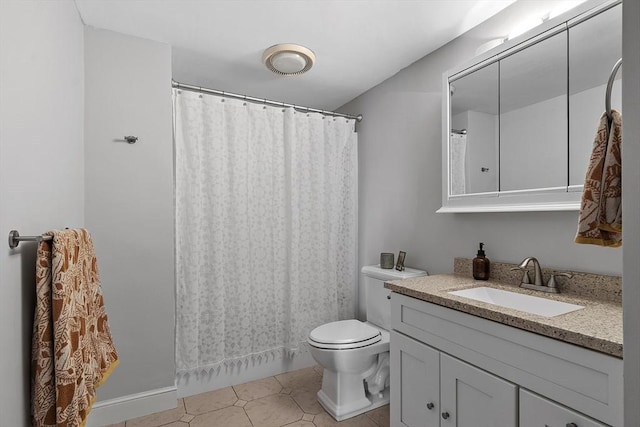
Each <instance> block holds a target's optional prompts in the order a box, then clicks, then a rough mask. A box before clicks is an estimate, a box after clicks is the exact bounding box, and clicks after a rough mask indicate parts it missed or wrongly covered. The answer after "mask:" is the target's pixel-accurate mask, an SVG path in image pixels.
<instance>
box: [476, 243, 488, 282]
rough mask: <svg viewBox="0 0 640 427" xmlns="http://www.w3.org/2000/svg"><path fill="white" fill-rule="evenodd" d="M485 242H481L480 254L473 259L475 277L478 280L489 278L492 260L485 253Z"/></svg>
mask: <svg viewBox="0 0 640 427" xmlns="http://www.w3.org/2000/svg"><path fill="white" fill-rule="evenodd" d="M483 246H484V243H480V249H478V255H477V256H476V257H475V258H474V259H473V278H474V279H476V280H489V270H490V265H491V262H490V261H489V258H487V257H486V256H485V254H484V250H483V249H482V247H483Z"/></svg>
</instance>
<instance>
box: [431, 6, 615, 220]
mask: <svg viewBox="0 0 640 427" xmlns="http://www.w3.org/2000/svg"><path fill="white" fill-rule="evenodd" d="M620 3H622V0H608V1H605V2H603V1H602V0H588V1H586V2H584V3H582V4H580V5H578V6H576V7H575V8H574V9H571V10H570V11H568V12H565V13H564V14H562V15H559V16H557V17H555V18H553V19H550V20H548V21H546V22H543V23H542V24H541V25H539V26H538V27H536V28H534V29H532V30H530V31H528V32H526V33H524V34H522V35H520V36H518V37H516V38H514V39H511V40H508V41H506V42H505V43H503V44H501V45H500V46H497V47H495V48H493V49H491V50H489V51H488V52H485V53H483V54H481V55H479V56H477V57H475V58H473V59H472V60H470V61H467V62H465V63H464V64H462V65H460V66H458V67H455V68H453V69H451V70H449V71H447V72H445V73H444V74H443V76H442V88H443V91H442V94H443V96H442V207H441V208H440V209H438V210H437V211H436V212H438V213H471V212H537V211H578V210H579V209H580V199H581V196H582V185H571V186H570V185H569V183H568V182H567V186H562V187H553V188H534V189H526V190H510V191H491V192H486V193H472V194H456V195H452V194H450V180H451V175H450V173H451V171H450V165H449V143H450V141H449V135H450V129H451V114H450V112H451V100H450V96H449V94H450V83H449V81H450V80H451V79H454V80H455V79H458V78H461V77H463V76H465V75H468V74H470V73H472V72H474V71H475V70H477V69H480V68H483V67H485V66H487V65H490V64H491V63H495V62H498V61H500V60H501V59H503V58H506V57H507V56H511V55H513V54H514V53H516V52H519V51H521V50H523V49H526V48H527V47H529V46H532V45H534V44H536V43H538V42H540V41H542V40H545V39H547V38H549V37H551V36H553V35H556V34H559V33H561V32H563V31H567V30H568V29H569V28H571V27H573V26H575V25H578V24H579V23H581V22H583V21H585V20H587V19H589V18H591V17H593V16H595V15H598V14H599V13H602V12H604V11H606V10H608V9H610V8H612V7H614V6H616V5H618V4H620ZM567 63H568V60H567ZM612 66H613V65H612ZM603 103H604V99H603ZM568 144H569V141H568V139H567V146H568ZM498 167H499V166H498Z"/></svg>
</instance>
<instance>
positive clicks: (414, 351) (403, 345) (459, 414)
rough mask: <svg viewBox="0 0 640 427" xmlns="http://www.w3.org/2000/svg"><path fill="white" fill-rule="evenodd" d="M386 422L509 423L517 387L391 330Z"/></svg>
mask: <svg viewBox="0 0 640 427" xmlns="http://www.w3.org/2000/svg"><path fill="white" fill-rule="evenodd" d="M391 361H392V362H391V363H392V368H391V369H392V371H393V372H394V373H395V372H399V374H398V375H393V374H392V376H391V389H392V390H394V391H395V390H398V392H399V393H397V394H396V395H393V393H394V392H392V402H391V406H392V410H391V411H392V415H391V417H392V425H394V426H403V427H437V426H443V427H444V426H457V427H479V426H515V425H516V417H517V405H516V402H517V398H516V395H517V387H516V386H515V385H514V384H512V383H510V382H507V381H504V380H502V379H501V378H498V377H496V376H495V375H492V374H490V373H488V372H485V371H483V370H481V369H478V368H476V367H474V366H471V365H469V364H467V363H464V362H462V361H461V360H458V359H456V358H454V357H451V356H449V355H447V354H445V353H441V352H439V351H437V350H435V349H433V348H431V347H429V346H427V345H425V344H422V343H420V342H418V341H416V340H414V339H411V338H409V337H406V336H404V335H402V334H400V333H397V332H392V333H391Z"/></svg>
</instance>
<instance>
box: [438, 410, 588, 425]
mask: <svg viewBox="0 0 640 427" xmlns="http://www.w3.org/2000/svg"><path fill="white" fill-rule="evenodd" d="M447 418H449V413H448V412H443V413H442V419H444V420H446V419H447ZM576 427H577V426H576Z"/></svg>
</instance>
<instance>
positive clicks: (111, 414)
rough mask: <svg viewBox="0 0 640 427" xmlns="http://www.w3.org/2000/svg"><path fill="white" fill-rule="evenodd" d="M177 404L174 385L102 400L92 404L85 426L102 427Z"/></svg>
mask: <svg viewBox="0 0 640 427" xmlns="http://www.w3.org/2000/svg"><path fill="white" fill-rule="evenodd" d="M177 404H178V393H177V389H176V387H175V386H172V387H164V388H158V389H155V390H149V391H145V392H142V393H135V394H129V395H127V396H122V397H116V398H115V399H109V400H104V401H101V402H98V403H96V404H95V405H93V409H92V410H91V413H90V414H89V418H88V419H87V424H86V427H102V426H107V425H110V424H116V423H119V422H122V421H125V420H130V419H132V418H137V417H142V416H144V415H149V414H153V413H154V412H160V411H166V410H167V409H173V408H175V407H176V406H177Z"/></svg>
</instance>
